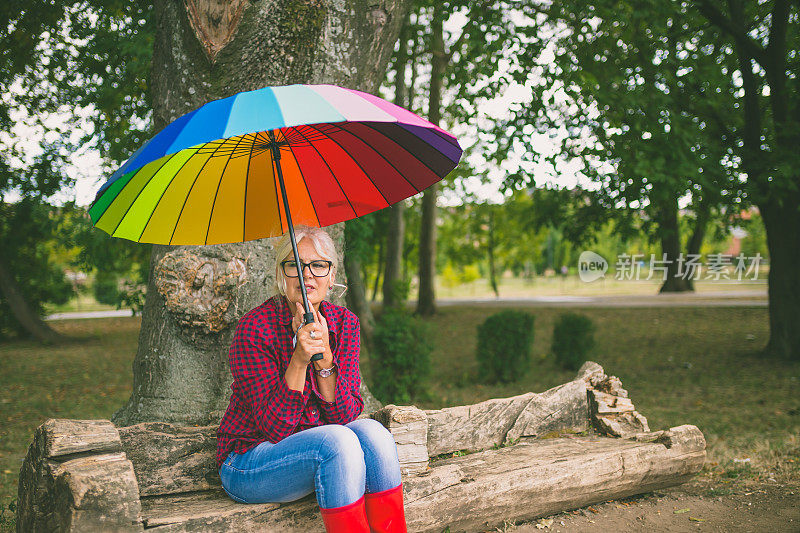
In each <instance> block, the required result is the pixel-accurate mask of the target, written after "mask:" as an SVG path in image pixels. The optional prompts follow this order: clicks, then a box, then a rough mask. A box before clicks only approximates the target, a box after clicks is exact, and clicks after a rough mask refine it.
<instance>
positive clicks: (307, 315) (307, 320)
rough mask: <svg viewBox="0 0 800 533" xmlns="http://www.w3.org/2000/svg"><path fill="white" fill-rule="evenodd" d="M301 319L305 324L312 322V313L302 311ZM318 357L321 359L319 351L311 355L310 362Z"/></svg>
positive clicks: (317, 359)
mask: <svg viewBox="0 0 800 533" xmlns="http://www.w3.org/2000/svg"><path fill="white" fill-rule="evenodd" d="M303 320H304V321H305V323H306V324H311V323H313V322H314V313H304V314H303ZM320 359H322V354H321V353H315V354H314V355H312V356H311V362H312V363H313V362H314V361H319V360H320Z"/></svg>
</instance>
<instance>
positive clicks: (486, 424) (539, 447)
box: [17, 362, 706, 533]
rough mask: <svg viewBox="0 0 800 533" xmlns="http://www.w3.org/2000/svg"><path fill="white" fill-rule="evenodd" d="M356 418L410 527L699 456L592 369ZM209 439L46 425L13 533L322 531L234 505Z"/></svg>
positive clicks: (560, 504)
mask: <svg viewBox="0 0 800 533" xmlns="http://www.w3.org/2000/svg"><path fill="white" fill-rule="evenodd" d="M364 416H371V417H372V418H375V419H377V420H379V421H380V422H382V423H383V424H384V425H385V426H386V427H387V428H389V430H390V431H391V432H392V434H393V435H394V437H395V442H396V443H397V450H398V455H399V458H400V463H401V470H402V473H403V492H404V499H405V508H406V518H407V522H408V529H409V531H437V532H438V531H442V530H443V529H444V528H445V527H446V526H449V527H450V531H453V532H455V531H485V530H486V529H492V528H494V527H497V526H502V525H503V524H504V522H505V521H507V520H512V521H520V520H530V519H533V518H537V517H540V516H546V515H549V514H553V513H556V512H559V511H563V510H568V509H574V508H578V507H582V506H586V505H589V504H593V503H598V502H602V501H607V500H610V499H616V498H622V497H626V496H632V495H635V494H641V493H645V492H650V491H653V490H656V489H659V488H663V487H667V486H672V485H677V484H680V483H684V482H685V481H687V480H689V479H690V478H691V477H692V476H693V475H695V474H696V473H697V472H698V471H699V470H700V469H701V468H702V466H703V463H704V461H705V454H706V452H705V439H704V438H703V434H702V433H701V432H700V430H698V429H697V427H695V426H692V425H682V426H677V427H673V428H670V429H668V430H663V431H650V429H649V427H648V425H647V420H646V419H645V418H644V417H643V416H642V415H640V414H639V413H638V412H637V411H636V410H635V409H634V406H633V403H632V402H631V400H630V399H629V398H628V394H627V391H625V389H623V388H622V384H621V383H620V381H619V379H617V378H616V377H614V376H607V375H606V374H605V373H604V371H603V369H602V368H601V367H600V365H598V364H596V363H593V362H588V363H586V364H585V365H584V366H583V367H582V368H581V370H580V371H579V372H578V375H577V376H576V378H575V379H574V380H573V381H570V382H568V383H565V384H563V385H560V386H558V387H555V388H553V389H550V390H548V391H545V392H543V393H526V394H522V395H519V396H514V397H511V398H501V399H492V400H487V401H485V402H481V403H478V404H475V405H469V406H458V407H449V408H445V409H437V410H421V409H418V408H416V407H413V406H395V405H388V406H386V407H384V408H383V409H380V410H379V411H376V412H374V413H370V414H365V415H364ZM216 429H217V426H205V427H194V426H192V427H185V426H176V425H173V424H168V423H163V422H145V423H141V424H136V425H133V426H127V427H115V426H114V425H113V424H112V423H111V422H110V421H108V420H67V419H50V420H48V421H46V422H45V423H44V424H42V425H41V426H40V427H39V428H37V430H36V432H35V435H34V439H33V442H32V443H31V445H30V446H29V449H28V454H27V456H26V458H25V460H24V462H23V465H22V468H21V470H20V484H19V498H18V510H17V530H18V531H21V532H29V531H70V532H77V531H126V532H127V531H148V532H150V531H152V532H153V533H155V532H184V531H214V532H217V531H231V532H233V531H236V532H240V531H291V532H295V531H296V532H308V531H324V527H323V524H322V520H321V518H320V513H319V509H318V507H317V503H316V497H315V494H314V493H312V494H310V495H309V496H307V497H305V498H303V499H301V500H298V501H295V502H292V503H288V504H277V503H265V504H241V503H237V502H235V501H233V500H231V499H230V498H229V497H228V496H227V494H225V492H224V491H223V489H222V487H221V484H220V479H219V474H218V472H217V469H216V464H215V460H214V458H215V451H216Z"/></svg>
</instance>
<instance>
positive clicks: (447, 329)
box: [0, 306, 800, 525]
mask: <svg viewBox="0 0 800 533" xmlns="http://www.w3.org/2000/svg"><path fill="white" fill-rule="evenodd" d="M497 309H499V307H498V308H497ZM527 310H528V311H530V312H532V313H533V314H534V315H536V321H535V340H534V346H533V351H532V353H533V357H532V361H531V364H530V368H529V369H528V371H527V372H526V373H525V374H523V375H521V376H520V378H519V380H518V381H517V382H515V383H512V384H506V385H488V384H484V383H480V382H479V380H478V379H477V361H476V359H475V354H474V351H475V344H476V328H477V325H478V324H479V323H481V322H482V321H483V320H484V319H485V318H486V317H487V316H488V315H489V314H491V313H492V312H494V311H495V308H493V307H488V306H483V307H469V306H461V307H448V308H442V309H441V311H440V313H439V314H438V315H437V316H436V317H435V318H434V319H433V320H432V322H433V324H434V326H435V327H436V329H437V330H438V335H437V336H436V342H437V345H436V349H435V351H434V353H433V356H432V363H433V364H432V367H433V372H432V377H431V384H430V387H429V393H428V398H427V399H426V400H424V401H421V402H419V405H420V407H422V408H441V407H445V406H452V405H462V404H469V403H475V402H479V401H482V400H486V399H489V398H497V397H504V396H512V395H516V394H522V393H524V392H528V391H536V392H539V391H544V390H546V389H548V388H550V387H554V386H556V385H559V384H561V383H564V382H566V381H569V380H571V379H573V377H574V372H570V371H565V370H561V369H560V368H558V367H557V365H556V364H555V362H554V361H553V359H552V357H551V356H550V354H549V353H548V351H549V346H550V337H551V333H552V328H553V323H554V320H555V319H556V317H557V316H558V314H559V313H560V312H562V311H563V309H554V308H528V309H527ZM571 310H573V311H578V312H581V313H585V314H586V315H588V316H589V317H591V318H592V319H593V320H594V321H595V324H596V326H597V334H596V339H597V347H596V349H595V351H594V354H593V356H592V357H591V359H592V360H594V361H597V362H598V363H600V364H601V365H603V367H604V368H605V370H606V372H607V373H609V374H614V375H616V376H619V378H620V379H621V380H622V384H623V386H624V387H625V388H626V389H627V390H628V391H629V393H630V397H631V399H632V400H633V402H634V404H635V405H636V408H637V409H638V410H639V412H641V413H642V414H643V415H644V416H646V417H647V419H648V421H649V423H650V428H651V429H653V430H657V429H665V428H669V427H671V426H676V425H681V424H694V425H696V426H698V427H699V428H700V429H701V430H702V431H703V433H704V435H705V437H706V440H707V443H708V459H707V466H706V468H705V470H704V472H705V474H706V475H708V476H710V477H711V478H714V479H718V480H720V481H721V482H726V481H730V482H733V481H737V480H741V479H745V478H746V479H769V478H770V477H773V476H774V477H775V478H776V479H778V480H781V479H793V480H795V481H797V480H798V479H800V472H799V471H798V466H800V394H798V392H799V391H798V389H800V386H799V385H800V362H788V361H776V360H772V359H769V358H762V357H760V356H759V355H758V351H759V350H760V349H761V348H762V347H763V345H764V344H765V343H766V341H767V334H768V316H767V310H766V309H765V308H745V307H709V308H702V307H696V308H686V307H682V308H669V307H661V308H658V307H654V308H598V307H588V308H582V309H581V308H572V309H571ZM52 324H53V325H54V327H56V328H57V329H58V330H59V331H61V332H63V333H66V334H68V335H70V336H72V337H73V338H74V340H73V341H71V342H69V343H66V344H64V345H62V346H57V347H42V346H39V345H36V344H34V343H31V342H15V343H8V344H2V345H0V525H2V523H3V522H4V521H6V517H7V516H8V515H9V512H8V510H7V509H8V507H9V505H10V504H11V503H12V502H13V500H14V499H15V498H16V492H17V476H18V473H19V468H20V465H21V463H22V460H23V459H24V456H25V453H26V450H27V447H28V444H29V443H30V442H31V439H32V437H33V432H34V430H35V429H36V427H37V426H39V425H40V424H41V423H42V422H44V421H45V420H46V419H47V418H79V419H92V418H106V419H107V418H109V417H110V416H111V415H112V414H113V413H114V411H116V410H117V409H118V408H119V407H121V406H122V405H123V404H124V403H125V402H126V401H127V399H128V398H129V396H130V393H131V388H132V375H131V372H132V370H131V364H132V362H133V358H134V355H135V353H136V343H137V336H138V329H139V324H140V319H139V318H109V319H98V320H72V321H57V322H54V323H52ZM748 457H749V458H750V462H745V463H742V462H741V461H738V462H736V461H734V459H740V460H741V459H744V458H748ZM770 475H771V476H770ZM4 509H5V510H6V511H5V512H3V510H4Z"/></svg>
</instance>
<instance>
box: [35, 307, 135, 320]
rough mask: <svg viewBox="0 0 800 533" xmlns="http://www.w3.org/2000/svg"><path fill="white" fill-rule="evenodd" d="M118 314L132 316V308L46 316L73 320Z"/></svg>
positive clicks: (109, 316) (50, 318) (48, 318)
mask: <svg viewBox="0 0 800 533" xmlns="http://www.w3.org/2000/svg"><path fill="white" fill-rule="evenodd" d="M118 316H131V310H130V309H114V310H112V311H84V312H80V311H76V312H73V313H55V314H52V315H48V316H46V317H45V318H44V319H45V320H72V319H75V318H113V317H118Z"/></svg>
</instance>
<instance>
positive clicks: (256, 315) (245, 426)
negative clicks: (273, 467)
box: [217, 296, 364, 469]
mask: <svg viewBox="0 0 800 533" xmlns="http://www.w3.org/2000/svg"><path fill="white" fill-rule="evenodd" d="M319 311H320V313H321V314H322V316H324V317H325V320H326V321H327V322H328V331H329V338H330V345H331V352H332V353H333V361H334V362H335V363H336V365H337V368H338V370H337V376H336V391H335V396H334V401H333V402H326V401H325V400H323V399H322V395H321V394H320V392H319V389H318V388H317V383H316V379H317V376H316V374H315V373H314V372H313V370H312V368H313V364H310V365H308V370H307V373H306V384H305V388H304V390H303V392H299V391H295V390H292V389H290V388H289V386H288V385H287V384H286V379H285V378H284V374H285V373H286V368H287V367H288V365H289V360H290V359H291V357H292V353H293V351H294V349H293V347H292V339H293V338H294V331H293V330H292V312H291V308H290V307H289V305H288V302H287V301H286V299H285V298H284V297H283V296H274V297H272V298H270V299H268V300H267V301H266V302H264V303H263V304H261V305H260V306H258V307H256V308H255V309H253V310H251V311H250V312H248V313H247V314H246V315H244V316H243V317H242V319H241V320H240V321H239V324H238V325H237V326H236V334H235V335H234V338H233V343H232V344H231V348H230V352H229V356H228V361H229V363H230V368H231V374H232V375H233V384H232V385H231V390H232V391H233V393H232V394H231V400H230V404H229V405H228V409H227V410H226V411H225V415H224V416H223V417H222V420H221V421H220V424H219V429H218V430H217V469H219V467H220V466H222V463H223V461H225V459H226V458H227V457H228V454H229V453H230V452H231V450H233V451H235V452H236V453H244V452H246V451H247V450H249V449H250V448H253V447H254V446H256V445H257V444H259V443H261V442H264V441H270V442H279V441H281V440H282V439H284V438H286V437H288V436H289V435H292V434H294V433H297V432H298V431H302V430H304V429H308V428H312V427H315V426H320V425H323V424H347V423H349V422H352V421H353V420H355V419H356V418H358V415H360V414H361V410H362V409H363V407H364V401H363V400H362V399H361V393H360V392H359V387H360V386H361V378H360V376H359V373H358V351H359V346H360V337H359V324H358V318H357V317H356V315H355V314H353V312H352V311H350V310H349V309H347V308H345V307H341V306H338V305H334V304H332V303H330V302H326V301H323V302H321V303H320V306H319Z"/></svg>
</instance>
